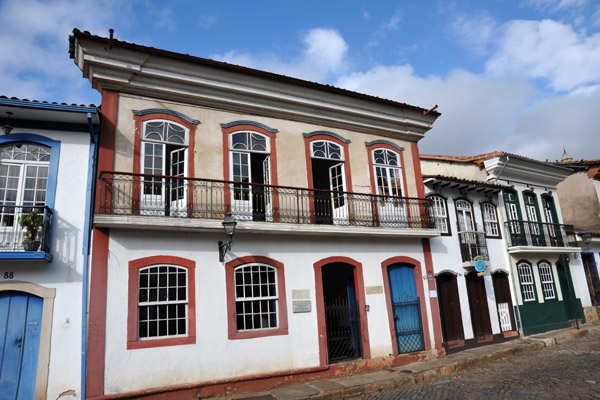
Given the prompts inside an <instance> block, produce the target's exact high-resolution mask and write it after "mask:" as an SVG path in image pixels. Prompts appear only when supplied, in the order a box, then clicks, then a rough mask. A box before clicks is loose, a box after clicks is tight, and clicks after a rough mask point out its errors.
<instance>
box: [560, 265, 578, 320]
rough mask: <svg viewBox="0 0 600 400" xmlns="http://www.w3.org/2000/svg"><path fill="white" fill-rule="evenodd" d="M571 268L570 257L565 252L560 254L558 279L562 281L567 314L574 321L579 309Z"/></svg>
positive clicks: (561, 289) (561, 288)
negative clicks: (576, 304)
mask: <svg viewBox="0 0 600 400" xmlns="http://www.w3.org/2000/svg"><path fill="white" fill-rule="evenodd" d="M569 270H570V267H569V257H568V256H567V255H564V254H562V255H560V256H559V257H558V261H557V262H556V272H557V273H558V281H559V283H560V291H561V293H562V298H563V303H564V306H565V309H566V310H565V311H566V314H567V315H568V316H569V317H568V318H569V320H570V321H573V320H576V319H578V318H577V311H576V309H575V293H574V292H573V281H572V279H571V276H570V272H569Z"/></svg>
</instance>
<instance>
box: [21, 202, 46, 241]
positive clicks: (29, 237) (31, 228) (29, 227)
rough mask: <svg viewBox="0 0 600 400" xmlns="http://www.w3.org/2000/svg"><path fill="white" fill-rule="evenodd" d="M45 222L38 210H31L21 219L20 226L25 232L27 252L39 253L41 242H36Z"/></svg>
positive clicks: (24, 239) (22, 215)
mask: <svg viewBox="0 0 600 400" xmlns="http://www.w3.org/2000/svg"><path fill="white" fill-rule="evenodd" d="M43 222H44V215H43V214H40V213H39V212H38V209H37V208H29V209H27V210H25V213H23V214H21V216H20V217H19V225H21V228H23V229H25V230H24V231H23V248H24V249H25V250H26V251H37V249H38V248H39V247H40V241H39V240H36V239H37V236H38V232H39V230H40V228H41V227H42V223H43Z"/></svg>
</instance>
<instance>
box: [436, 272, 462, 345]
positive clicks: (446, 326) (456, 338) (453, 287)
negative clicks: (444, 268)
mask: <svg viewBox="0 0 600 400" xmlns="http://www.w3.org/2000/svg"><path fill="white" fill-rule="evenodd" d="M436 285H437V292H438V298H439V305H440V319H441V323H442V336H443V337H444V343H446V345H447V346H448V347H449V348H453V347H461V346H464V344H465V333H464V330H463V324H462V316H461V311H460V300H459V297H458V286H457V284H456V275H453V274H448V273H446V274H441V275H439V276H438V277H437V278H436Z"/></svg>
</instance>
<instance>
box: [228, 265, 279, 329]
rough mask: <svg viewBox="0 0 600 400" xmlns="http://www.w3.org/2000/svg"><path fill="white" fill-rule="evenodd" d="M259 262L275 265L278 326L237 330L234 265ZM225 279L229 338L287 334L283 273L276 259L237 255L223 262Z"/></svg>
mask: <svg viewBox="0 0 600 400" xmlns="http://www.w3.org/2000/svg"><path fill="white" fill-rule="evenodd" d="M250 263H260V264H266V265H269V266H272V267H275V268H276V270H277V293H278V295H279V300H278V302H277V303H278V304H277V305H278V307H279V312H278V315H277V317H278V319H279V327H278V328H276V329H261V330H256V331H248V332H238V331H237V322H236V312H235V280H234V279H235V278H234V270H235V268H236V267H239V266H240V265H244V264H250ZM225 281H226V286H227V323H228V335H229V339H230V340H236V339H250V338H256V337H265V336H276V335H287V334H288V316H287V301H286V291H285V274H284V268H283V264H282V263H280V262H279V261H277V260H274V259H272V258H269V257H264V256H246V257H239V258H236V259H235V260H231V261H229V262H228V263H227V264H225Z"/></svg>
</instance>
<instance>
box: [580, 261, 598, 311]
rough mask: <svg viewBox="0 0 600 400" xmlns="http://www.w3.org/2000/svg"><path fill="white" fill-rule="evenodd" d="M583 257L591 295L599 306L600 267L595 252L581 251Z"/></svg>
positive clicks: (594, 302)
mask: <svg viewBox="0 0 600 400" xmlns="http://www.w3.org/2000/svg"><path fill="white" fill-rule="evenodd" d="M581 258H582V260H583V267H584V269H585V275H586V278H587V281H588V289H589V291H590V297H591V298H592V304H593V305H594V306H596V307H598V306H599V305H600V277H599V276H598V267H597V266H596V261H595V260H594V254H592V253H581Z"/></svg>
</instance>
